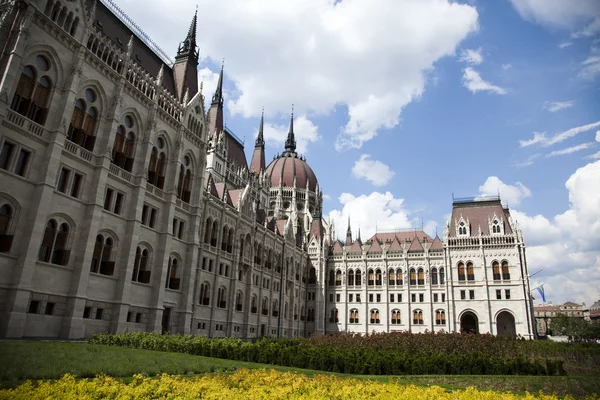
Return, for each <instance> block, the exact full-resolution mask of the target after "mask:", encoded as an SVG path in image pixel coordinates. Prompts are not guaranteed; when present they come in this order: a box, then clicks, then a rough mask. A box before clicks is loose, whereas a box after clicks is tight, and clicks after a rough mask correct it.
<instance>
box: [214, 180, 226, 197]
mask: <svg viewBox="0 0 600 400" xmlns="http://www.w3.org/2000/svg"><path fill="white" fill-rule="evenodd" d="M215 188H216V189H217V197H219V199H222V198H223V190H224V189H225V184H224V183H223V182H219V183H215Z"/></svg>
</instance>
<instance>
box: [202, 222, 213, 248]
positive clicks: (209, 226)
mask: <svg viewBox="0 0 600 400" xmlns="http://www.w3.org/2000/svg"><path fill="white" fill-rule="evenodd" d="M211 232H212V220H211V219H210V218H208V219H207V220H206V226H205V228H204V243H210V234H211Z"/></svg>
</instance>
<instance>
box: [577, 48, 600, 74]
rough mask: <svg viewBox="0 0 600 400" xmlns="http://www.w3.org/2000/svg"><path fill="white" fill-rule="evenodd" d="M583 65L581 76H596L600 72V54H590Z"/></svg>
mask: <svg viewBox="0 0 600 400" xmlns="http://www.w3.org/2000/svg"><path fill="white" fill-rule="evenodd" d="M581 65H583V69H582V70H581V73H580V75H581V76H583V77H584V78H588V79H593V78H595V77H596V75H598V74H600V54H597V55H591V56H589V57H588V58H587V59H586V60H585V61H583V62H582V63H581Z"/></svg>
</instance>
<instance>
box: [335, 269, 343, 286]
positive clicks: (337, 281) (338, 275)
mask: <svg viewBox="0 0 600 400" xmlns="http://www.w3.org/2000/svg"><path fill="white" fill-rule="evenodd" d="M335 286H342V271H340V270H339V269H338V270H337V271H336V272H335Z"/></svg>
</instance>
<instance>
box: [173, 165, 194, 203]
mask: <svg viewBox="0 0 600 400" xmlns="http://www.w3.org/2000/svg"><path fill="white" fill-rule="evenodd" d="M191 193H192V161H191V159H190V157H189V156H187V155H186V156H185V157H183V162H182V164H181V165H180V166H179V181H178V183H177V198H179V199H181V200H182V201H184V202H186V203H189V202H190V197H191Z"/></svg>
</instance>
